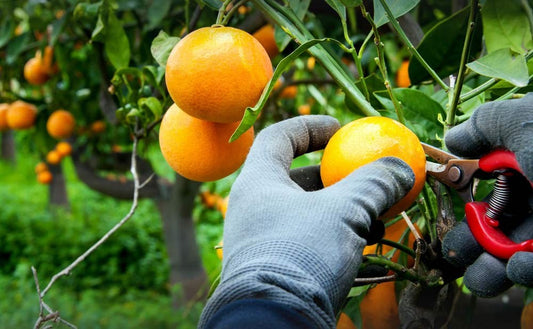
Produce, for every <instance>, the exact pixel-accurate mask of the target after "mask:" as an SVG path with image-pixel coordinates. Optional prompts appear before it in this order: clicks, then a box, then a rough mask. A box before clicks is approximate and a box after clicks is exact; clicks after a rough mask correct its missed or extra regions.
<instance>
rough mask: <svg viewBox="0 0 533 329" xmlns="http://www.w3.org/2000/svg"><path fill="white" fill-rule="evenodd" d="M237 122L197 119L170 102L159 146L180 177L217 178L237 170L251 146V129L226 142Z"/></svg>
mask: <svg viewBox="0 0 533 329" xmlns="http://www.w3.org/2000/svg"><path fill="white" fill-rule="evenodd" d="M238 125H239V122H235V123H216V122H210V121H205V120H200V119H197V118H195V117H192V116H190V115H188V114H187V113H185V112H184V111H182V110H180V109H179V108H178V106H176V104H173V105H172V106H171V107H170V108H169V109H168V110H167V112H166V113H165V115H164V116H163V120H162V122H161V127H160V129H159V147H160V148H161V153H162V154H163V157H164V158H165V160H166V161H167V163H168V164H169V165H170V166H171V167H172V169H174V170H175V171H176V172H177V173H178V174H180V175H181V176H183V177H185V178H188V179H190V180H194V181H200V182H207V181H214V180H218V179H221V178H223V177H226V176H228V175H229V174H231V173H233V172H234V171H236V170H237V169H239V167H240V166H241V165H242V164H243V162H244V160H245V159H246V156H247V155H248V151H249V150H250V147H251V146H252V142H253V139H254V131H253V128H250V129H248V130H247V131H246V132H245V133H244V134H242V135H241V136H240V137H239V138H237V140H235V141H233V142H231V143H230V142H229V139H230V137H231V135H232V134H233V132H234V131H235V129H237V127H238Z"/></svg>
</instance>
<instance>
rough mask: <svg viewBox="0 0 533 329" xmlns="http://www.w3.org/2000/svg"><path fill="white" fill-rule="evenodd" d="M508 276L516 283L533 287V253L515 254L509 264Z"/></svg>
mask: <svg viewBox="0 0 533 329" xmlns="http://www.w3.org/2000/svg"><path fill="white" fill-rule="evenodd" d="M507 276H508V277H509V279H510V280H511V281H513V282H514V283H517V284H521V285H524V286H526V287H531V286H533V253H532V252H525V251H524V252H517V253H515V254H514V255H513V256H512V257H511V258H510V259H509V262H508V263H507Z"/></svg>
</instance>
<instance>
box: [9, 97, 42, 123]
mask: <svg viewBox="0 0 533 329" xmlns="http://www.w3.org/2000/svg"><path fill="white" fill-rule="evenodd" d="M36 116H37V108H36V107H35V105H33V104H29V103H26V102H23V101H15V102H13V103H11V106H9V110H8V111H7V114H6V119H7V125H8V126H9V127H10V128H11V129H16V130H22V129H28V128H30V127H32V126H33V124H34V123H35V117H36Z"/></svg>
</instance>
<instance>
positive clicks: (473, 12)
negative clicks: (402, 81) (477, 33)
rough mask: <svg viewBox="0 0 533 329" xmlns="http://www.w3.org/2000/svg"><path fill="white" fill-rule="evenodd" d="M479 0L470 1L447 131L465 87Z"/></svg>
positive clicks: (453, 119) (453, 121)
mask: <svg viewBox="0 0 533 329" xmlns="http://www.w3.org/2000/svg"><path fill="white" fill-rule="evenodd" d="M478 4H479V1H478V0H472V1H471V3H470V15H469V17H468V27H467V29H466V36H465V42H464V44H463V51H462V53H461V63H460V64H459V72H458V73H457V82H456V84H455V88H454V89H453V99H452V103H451V106H450V108H449V109H448V114H447V117H446V126H445V127H444V129H445V131H444V132H446V131H447V130H448V129H449V128H450V127H452V126H454V125H455V112H456V111H457V105H458V104H459V99H460V97H461V89H462V88H463V82H464V79H465V75H466V62H467V61H468V56H469V55H470V48H471V45H472V39H473V37H474V29H475V26H476V18H477V13H478V11H479V8H478Z"/></svg>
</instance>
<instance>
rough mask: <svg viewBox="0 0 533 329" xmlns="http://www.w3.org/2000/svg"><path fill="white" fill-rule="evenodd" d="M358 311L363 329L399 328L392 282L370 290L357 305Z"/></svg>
mask: <svg viewBox="0 0 533 329" xmlns="http://www.w3.org/2000/svg"><path fill="white" fill-rule="evenodd" d="M359 310H360V312H361V318H362V320H363V328H365V329H397V328H400V317H399V315H398V302H397V301H396V291H395V287H394V281H392V282H383V283H378V284H377V285H376V286H375V287H373V288H370V289H369V290H368V291H367V293H366V295H365V296H364V297H363V300H362V301H361V304H359Z"/></svg>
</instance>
